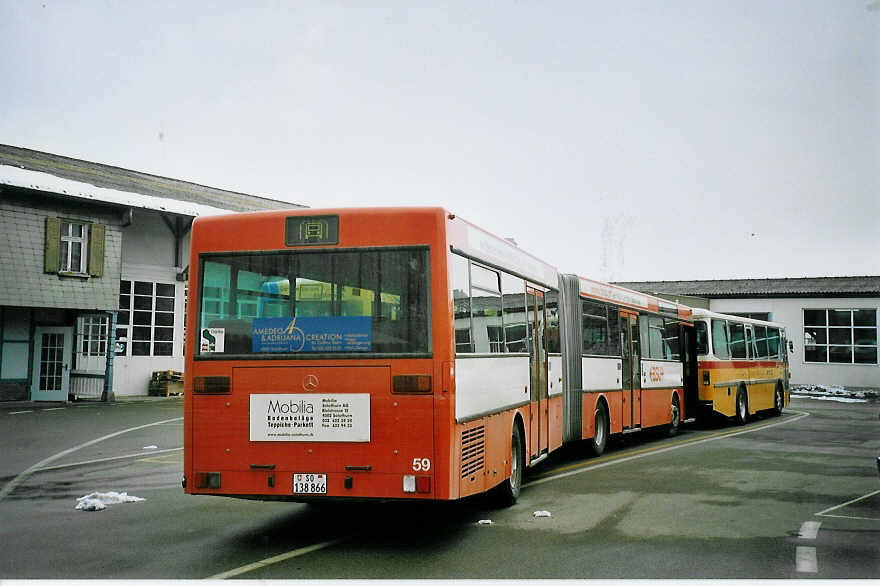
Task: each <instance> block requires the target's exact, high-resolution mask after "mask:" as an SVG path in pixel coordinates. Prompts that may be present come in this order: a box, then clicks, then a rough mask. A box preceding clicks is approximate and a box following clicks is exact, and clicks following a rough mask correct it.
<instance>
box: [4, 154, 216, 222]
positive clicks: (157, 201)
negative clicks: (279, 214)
mask: <svg viewBox="0 0 880 586" xmlns="http://www.w3.org/2000/svg"><path fill="white" fill-rule="evenodd" d="M0 185H10V186H13V187H23V188H26V189H35V190H38V191H47V192H50V193H57V194H59V195H67V196H69V197H74V198H79V199H88V200H92V201H97V202H101V203H111V204H117V205H121V206H125V207H132V208H142V209H147V210H155V211H160V212H169V213H173V214H181V215H184V216H192V217H198V216H217V215H220V214H231V213H233V212H232V211H231V210H224V209H221V208H216V207H213V206H209V205H205V204H200V203H194V202H189V201H180V200H177V199H171V198H168V197H159V196H155V195H144V194H141V193H132V192H130V191H120V190H118V189H108V188H105V187H97V186H95V185H90V184H88V183H83V182H81V181H74V180H71V179H64V178H62V177H56V176H55V175H51V174H49V173H42V172H40V171H31V170H29V169H21V168H19V167H13V166H10V165H0Z"/></svg>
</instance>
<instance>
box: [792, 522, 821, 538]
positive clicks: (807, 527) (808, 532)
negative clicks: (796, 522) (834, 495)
mask: <svg viewBox="0 0 880 586" xmlns="http://www.w3.org/2000/svg"><path fill="white" fill-rule="evenodd" d="M821 525H822V523H821V522H818V521H807V522H806V523H804V524H803V525H801V530H800V532H799V533H798V537H800V538H801V539H816V536H817V535H819V526H821Z"/></svg>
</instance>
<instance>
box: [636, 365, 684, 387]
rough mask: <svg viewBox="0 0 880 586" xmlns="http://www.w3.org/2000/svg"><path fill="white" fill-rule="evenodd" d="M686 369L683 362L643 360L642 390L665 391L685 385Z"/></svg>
mask: <svg viewBox="0 0 880 586" xmlns="http://www.w3.org/2000/svg"><path fill="white" fill-rule="evenodd" d="M683 376H684V368H683V365H682V364H681V362H665V361H661V360H642V388H643V389H664V388H669V387H680V386H682V384H683V380H684V378H683Z"/></svg>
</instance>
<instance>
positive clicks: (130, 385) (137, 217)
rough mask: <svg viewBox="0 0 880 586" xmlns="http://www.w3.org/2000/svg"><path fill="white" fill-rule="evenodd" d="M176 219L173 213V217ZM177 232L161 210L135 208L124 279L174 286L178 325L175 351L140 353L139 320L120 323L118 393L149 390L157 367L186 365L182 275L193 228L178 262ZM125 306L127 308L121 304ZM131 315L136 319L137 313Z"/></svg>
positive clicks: (125, 247) (115, 384)
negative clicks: (137, 342) (137, 351)
mask: <svg viewBox="0 0 880 586" xmlns="http://www.w3.org/2000/svg"><path fill="white" fill-rule="evenodd" d="M172 221H173V219H172ZM174 254H175V237H174V234H173V233H172V231H171V229H170V228H169V227H168V225H167V224H166V222H165V221H164V220H163V219H162V216H161V215H160V214H159V213H157V212H151V211H147V210H135V212H134V214H133V215H132V223H131V225H129V226H127V227H126V228H125V233H124V244H123V254H122V277H121V278H122V280H123V281H128V282H131V283H135V284H137V283H142V284H143V283H152V284H154V286H155V284H161V285H163V286H166V287H167V286H172V287H173V288H174V326H173V331H174V335H173V340H172V348H173V350H172V353H171V355H170V356H163V355H156V352H155V349H154V348H151V351H150V355H136V354H135V347H134V344H135V338H134V336H133V333H134V331H133V328H134V327H135V325H134V324H132V323H129V324H123V323H120V324H119V325H117V336H119V337H123V333H124V334H125V336H124V340H122V341H121V342H120V344H121V348H123V351H122V352H121V353H120V352H117V354H116V357H115V359H114V367H113V368H114V373H113V392H114V393H115V394H116V395H120V396H124V395H146V394H147V392H148V390H149V383H150V378H151V376H152V373H153V372H155V371H158V370H176V371H181V372H182V371H183V363H184V361H183V346H184V330H185V328H184V326H185V315H186V313H185V311H186V298H185V293H186V283H185V282H182V281H178V280H177V279H178V278H179V275H180V273H181V271H182V270H183V269H184V268H186V265H187V264H188V262H189V233H187V234H186V236H184V237H183V238H182V239H181V242H180V251H179V256H180V260H179V263H180V266H175V265H176V261H175V258H174ZM120 309H121V308H120ZM129 321H133V320H132V319H131V316H130V318H129Z"/></svg>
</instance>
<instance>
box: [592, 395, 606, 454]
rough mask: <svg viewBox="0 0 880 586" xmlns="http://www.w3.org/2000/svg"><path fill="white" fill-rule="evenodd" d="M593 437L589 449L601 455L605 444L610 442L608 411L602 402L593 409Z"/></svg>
mask: <svg viewBox="0 0 880 586" xmlns="http://www.w3.org/2000/svg"><path fill="white" fill-rule="evenodd" d="M593 423H594V424H595V425H594V426H593V437H592V438H590V441H589V446H588V451H589V452H590V455H592V456H601V455H602V454H603V453H604V452H605V444H607V443H608V427H609V425H608V411H606V410H605V405H604V404H602V403H601V402H597V403H596V410H595V411H593Z"/></svg>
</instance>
